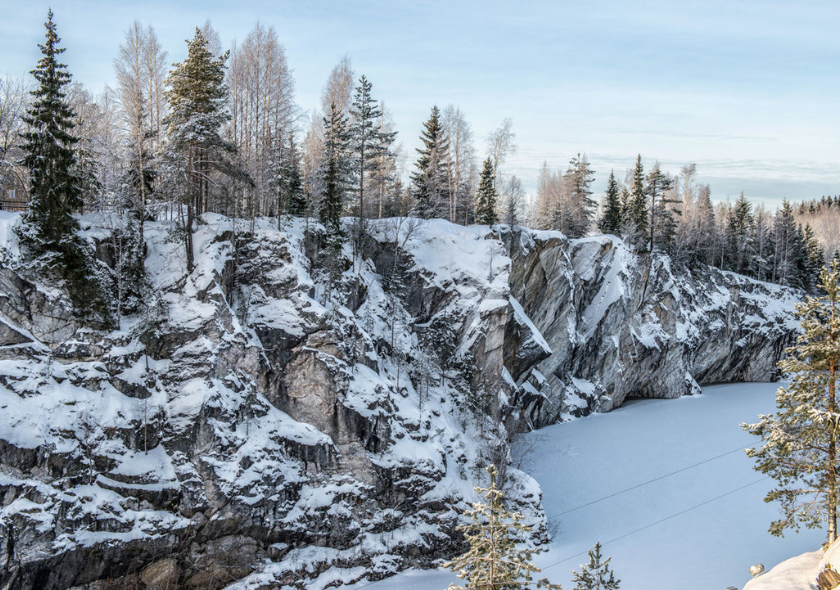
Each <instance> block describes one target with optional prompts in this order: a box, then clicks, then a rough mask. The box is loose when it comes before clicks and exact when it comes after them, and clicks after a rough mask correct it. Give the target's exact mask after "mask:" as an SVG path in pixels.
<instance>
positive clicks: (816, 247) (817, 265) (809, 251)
mask: <svg viewBox="0 0 840 590" xmlns="http://www.w3.org/2000/svg"><path fill="white" fill-rule="evenodd" d="M801 241H802V256H801V259H800V273H801V276H802V278H801V279H800V281H801V283H802V287H803V288H805V289H806V290H807V291H809V292H814V289H815V287H816V284H817V282H818V281H819V274H820V269H821V268H822V266H823V265H824V264H825V252H823V249H822V246H820V243H819V241H818V240H817V237H816V236H815V235H814V230H813V229H811V226H810V224H807V223H806V224H805V226H804V227H803V228H801Z"/></svg>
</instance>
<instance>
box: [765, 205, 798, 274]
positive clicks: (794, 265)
mask: <svg viewBox="0 0 840 590" xmlns="http://www.w3.org/2000/svg"><path fill="white" fill-rule="evenodd" d="M773 234H774V237H775V245H774V246H775V247H774V251H773V274H772V276H771V279H770V280H771V282H773V283H778V284H780V285H788V286H791V287H799V286H801V283H800V279H801V275H800V273H799V264H800V258H801V256H802V236H801V234H800V232H799V229H798V228H797V227H796V219H795V217H794V215H793V206H792V205H791V204H790V201H788V200H787V199H784V200H783V201H782V208H781V209H780V210H779V211H776V217H775V219H774V220H773Z"/></svg>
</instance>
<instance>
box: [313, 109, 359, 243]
mask: <svg viewBox="0 0 840 590" xmlns="http://www.w3.org/2000/svg"><path fill="white" fill-rule="evenodd" d="M323 149H324V152H323V156H322V160H323V163H322V168H321V176H322V178H321V180H322V185H323V190H324V194H323V195H322V197H321V203H320V207H319V209H318V215H319V218H320V221H321V223H323V224H324V226H325V227H326V229H327V236H328V238H329V239H330V242H331V244H332V245H333V247H336V248H337V247H339V246H340V244H341V242H342V241H343V239H344V231H343V229H342V227H341V214H342V212H343V211H344V203H345V197H346V193H347V190H348V185H349V184H350V182H349V178H350V175H351V174H352V172H353V170H352V161H351V159H350V135H349V133H348V131H347V116H346V115H344V114H342V113H341V111H340V110H339V109H338V108H337V107H336V105H335V103H333V104H331V105H330V114H329V118H326V117H325V118H324V148H323Z"/></svg>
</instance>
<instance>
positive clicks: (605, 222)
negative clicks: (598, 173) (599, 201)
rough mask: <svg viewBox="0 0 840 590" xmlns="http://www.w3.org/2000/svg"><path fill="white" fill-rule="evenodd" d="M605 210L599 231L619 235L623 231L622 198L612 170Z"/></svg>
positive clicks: (605, 198)
mask: <svg viewBox="0 0 840 590" xmlns="http://www.w3.org/2000/svg"><path fill="white" fill-rule="evenodd" d="M603 209H604V212H603V215H602V216H601V219H599V220H598V229H599V230H601V231H602V232H603V233H605V234H613V235H618V233H619V231H621V222H622V204H621V197H620V196H619V190H618V182H617V181H616V179H615V173H614V172H613V171H612V170H610V178H609V180H608V181H607V191H606V193H605V194H604V204H603Z"/></svg>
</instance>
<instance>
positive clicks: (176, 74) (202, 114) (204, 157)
mask: <svg viewBox="0 0 840 590" xmlns="http://www.w3.org/2000/svg"><path fill="white" fill-rule="evenodd" d="M227 58H228V53H224V54H223V55H221V56H219V57H214V56H213V54H212V53H211V51H210V45H209V42H208V40H207V39H206V38H205V36H204V33H203V32H202V31H201V29H199V28H198V27H196V29H195V36H194V37H193V39H192V40H191V41H187V58H186V59H185V60H184V61H182V62H180V63H177V64H174V69H173V70H172V71H171V72H170V73H169V77H168V79H167V85H168V86H169V88H168V90H167V98H168V99H169V116H168V118H167V119H166V123H167V125H168V130H167V135H168V139H169V149H168V151H167V154H166V160H167V162H166V167H167V172H168V175H167V180H168V187H167V188H168V189H169V191H171V192H172V193H173V194H175V195H178V196H180V197H181V200H182V201H183V203H184V205H185V206H186V207H185V208H186V220H185V223H184V247H185V250H186V257H187V271H188V272H192V270H193V266H194V262H193V260H194V253H193V241H192V237H193V223H194V219H195V216H196V215H201V214H202V213H204V212H205V211H206V210H207V206H208V200H209V197H210V190H211V187H212V186H213V182H212V174H213V173H214V172H220V173H222V174H225V175H228V176H236V175H238V173H237V172H236V171H235V170H234V169H233V167H232V166H231V164H230V162H229V161H228V160H227V159H226V155H227V154H232V153H233V152H235V148H234V147H233V145H231V144H230V143H228V142H226V141H224V140H223V139H222V137H221V135H220V132H221V129H222V125H224V124H225V123H226V122H227V121H228V120H229V119H230V115H229V114H228V112H227V108H226V106H227V100H228V91H227V86H226V84H225V62H226V61H227Z"/></svg>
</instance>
